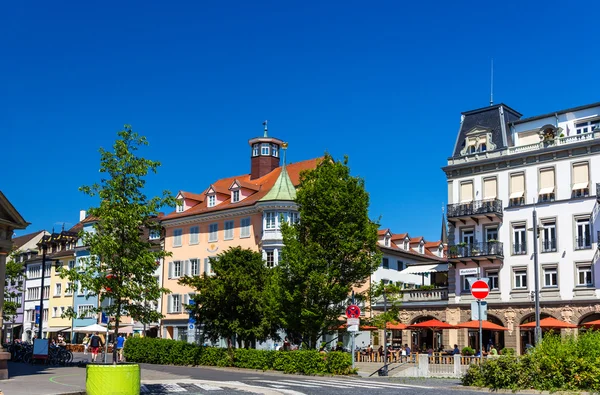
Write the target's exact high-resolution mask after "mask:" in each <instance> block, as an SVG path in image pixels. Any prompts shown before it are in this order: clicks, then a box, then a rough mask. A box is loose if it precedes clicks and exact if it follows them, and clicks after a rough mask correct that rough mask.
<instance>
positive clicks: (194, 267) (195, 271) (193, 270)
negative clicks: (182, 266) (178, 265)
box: [190, 259, 200, 276]
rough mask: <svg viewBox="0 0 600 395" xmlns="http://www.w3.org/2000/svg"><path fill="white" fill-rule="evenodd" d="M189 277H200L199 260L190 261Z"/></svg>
mask: <svg viewBox="0 0 600 395" xmlns="http://www.w3.org/2000/svg"><path fill="white" fill-rule="evenodd" d="M190 275H192V276H199V275H200V260H199V259H190Z"/></svg>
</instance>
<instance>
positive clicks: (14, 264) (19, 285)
mask: <svg viewBox="0 0 600 395" xmlns="http://www.w3.org/2000/svg"><path fill="white" fill-rule="evenodd" d="M20 253H21V251H19V250H17V249H14V250H13V251H12V252H11V253H10V256H9V258H8V259H7V261H6V284H5V285H8V284H11V286H5V287H4V306H3V309H2V314H3V316H2V319H3V321H4V322H12V323H13V324H14V323H15V321H16V319H17V315H18V314H17V310H18V309H19V308H20V307H21V303H17V296H18V295H19V294H22V293H23V281H24V278H25V267H24V266H23V264H22V263H21V262H19V255H20ZM11 340H14V339H12V334H11Z"/></svg>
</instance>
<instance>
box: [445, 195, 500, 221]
mask: <svg viewBox="0 0 600 395" xmlns="http://www.w3.org/2000/svg"><path fill="white" fill-rule="evenodd" d="M481 218H487V219H489V220H490V221H494V220H495V219H502V200H500V199H487V200H475V201H473V202H469V203H457V204H449V205H448V221H451V222H453V221H461V222H462V223H466V220H467V219H472V220H473V221H475V223H477V224H479V219H481Z"/></svg>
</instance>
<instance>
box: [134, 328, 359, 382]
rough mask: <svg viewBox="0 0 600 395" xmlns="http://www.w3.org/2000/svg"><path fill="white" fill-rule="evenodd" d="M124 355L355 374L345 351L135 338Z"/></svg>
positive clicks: (166, 362)
mask: <svg viewBox="0 0 600 395" xmlns="http://www.w3.org/2000/svg"><path fill="white" fill-rule="evenodd" d="M124 354H125V358H126V359H127V361H129V362H138V363H151V364H161V365H191V366H196V365H202V366H221V367H226V366H235V367H238V368H246V369H261V370H270V369H273V370H280V371H283V372H285V373H300V374H307V375H315V374H327V373H330V374H352V373H355V372H354V371H352V361H351V356H350V354H347V353H343V352H330V353H328V354H320V353H319V352H318V351H316V350H303V351H267V350H253V349H233V350H227V349H224V348H216V347H204V346H198V345H195V344H190V343H186V342H184V341H178V340H168V339H154V338H148V337H134V338H130V339H128V340H127V341H126V342H125V347H124Z"/></svg>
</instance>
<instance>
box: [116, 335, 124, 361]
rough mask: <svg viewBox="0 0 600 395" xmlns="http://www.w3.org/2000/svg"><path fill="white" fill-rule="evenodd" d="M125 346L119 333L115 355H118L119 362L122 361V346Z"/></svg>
mask: <svg viewBox="0 0 600 395" xmlns="http://www.w3.org/2000/svg"><path fill="white" fill-rule="evenodd" d="M124 346H125V338H124V337H123V334H122V333H119V337H117V355H118V356H119V362H123V347H124Z"/></svg>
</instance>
